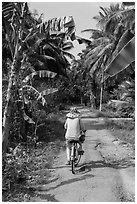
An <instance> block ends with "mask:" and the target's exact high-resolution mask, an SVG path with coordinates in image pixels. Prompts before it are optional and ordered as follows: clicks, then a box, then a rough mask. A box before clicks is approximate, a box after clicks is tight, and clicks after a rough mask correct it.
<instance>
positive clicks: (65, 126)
mask: <svg viewBox="0 0 137 204" xmlns="http://www.w3.org/2000/svg"><path fill="white" fill-rule="evenodd" d="M64 128H65V129H67V120H66V122H65V124H64Z"/></svg>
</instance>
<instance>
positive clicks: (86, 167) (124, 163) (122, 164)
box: [78, 159, 135, 172]
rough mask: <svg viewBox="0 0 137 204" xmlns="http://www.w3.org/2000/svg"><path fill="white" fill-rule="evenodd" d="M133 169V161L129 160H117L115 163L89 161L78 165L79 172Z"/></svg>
mask: <svg viewBox="0 0 137 204" xmlns="http://www.w3.org/2000/svg"><path fill="white" fill-rule="evenodd" d="M130 166H132V167H134V166H135V164H134V162H133V161H131V160H126V159H121V160H117V161H110V162H105V161H104V160H100V161H91V162H86V163H83V164H81V165H79V170H78V171H79V172H84V171H85V172H89V171H91V170H92V169H95V168H104V167H107V168H114V169H124V168H128V167H130Z"/></svg>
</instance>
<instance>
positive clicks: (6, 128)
mask: <svg viewBox="0 0 137 204" xmlns="http://www.w3.org/2000/svg"><path fill="white" fill-rule="evenodd" d="M14 70H15V60H14V62H13V64H12V68H11V75H10V78H9V84H8V90H7V98H6V100H7V104H6V106H5V110H4V117H3V135H2V137H3V138H2V151H3V152H6V151H7V148H8V139H9V132H10V126H11V112H12V107H13V99H12V96H13V94H12V93H13V82H14V79H15V71H14Z"/></svg>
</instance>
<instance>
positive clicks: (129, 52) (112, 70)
mask: <svg viewBox="0 0 137 204" xmlns="http://www.w3.org/2000/svg"><path fill="white" fill-rule="evenodd" d="M134 61H135V37H133V38H132V39H131V40H130V41H129V42H128V43H127V44H126V45H125V46H124V47H123V49H121V50H120V52H119V53H118V55H117V56H116V57H115V58H114V59H113V60H112V62H111V63H110V64H109V65H108V67H107V68H106V69H105V73H107V74H108V75H109V76H110V77H113V76H115V75H116V74H118V73H119V72H121V71H123V70H124V69H126V68H127V67H129V65H130V64H131V63H133V62H134Z"/></svg>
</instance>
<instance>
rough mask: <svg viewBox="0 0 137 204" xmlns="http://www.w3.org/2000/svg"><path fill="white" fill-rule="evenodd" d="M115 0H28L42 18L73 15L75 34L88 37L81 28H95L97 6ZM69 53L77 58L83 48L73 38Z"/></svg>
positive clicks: (32, 8) (105, 4) (105, 5)
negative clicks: (45, 0)
mask: <svg viewBox="0 0 137 204" xmlns="http://www.w3.org/2000/svg"><path fill="white" fill-rule="evenodd" d="M116 3H117V2H115V1H112V2H52V1H51V2H28V5H29V8H30V10H31V11H34V10H37V12H38V14H39V15H40V14H42V13H43V20H49V19H52V18H54V17H63V16H73V18H74V21H75V25H76V35H77V36H80V37H84V38H89V34H88V33H81V31H82V30H84V29H88V28H97V27H96V23H97V22H96V21H95V20H94V19H93V17H94V16H96V15H98V13H99V11H100V9H99V7H100V6H102V7H109V6H110V4H116ZM73 44H74V47H75V48H73V49H72V50H71V53H72V54H74V55H75V57H76V58H78V56H77V54H78V53H80V51H81V50H82V49H84V48H85V46H84V45H79V44H78V42H77V41H76V40H75V41H73Z"/></svg>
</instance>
